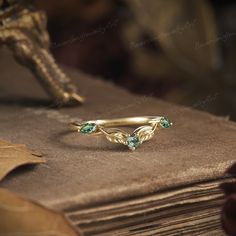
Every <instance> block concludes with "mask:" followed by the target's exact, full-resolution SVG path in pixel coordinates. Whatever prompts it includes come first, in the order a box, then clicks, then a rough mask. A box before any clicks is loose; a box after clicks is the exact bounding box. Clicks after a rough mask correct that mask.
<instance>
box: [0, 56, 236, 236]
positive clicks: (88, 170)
mask: <svg viewBox="0 0 236 236" xmlns="http://www.w3.org/2000/svg"><path fill="white" fill-rule="evenodd" d="M0 60H1V63H0V70H1V80H0V88H1V96H0V114H1V115H0V131H1V132H0V137H1V138H2V139H5V140H9V141H11V142H15V143H24V144H26V145H27V146H28V147H30V148H31V149H33V150H34V149H35V150H37V151H39V152H41V153H43V154H44V155H45V158H46V160H47V163H46V164H42V165H39V166H36V167H34V168H25V167H24V168H21V169H19V170H18V171H15V172H13V173H12V174H10V175H9V176H8V177H7V178H5V180H4V181H3V182H1V183H0V187H5V188H8V189H10V190H11V191H14V192H17V193H20V194H22V195H24V196H27V197H30V198H31V199H33V200H36V201H38V202H40V203H42V204H44V205H46V206H48V207H51V208H54V209H57V210H61V211H64V212H66V214H67V215H68V217H69V219H70V220H71V222H72V223H73V224H74V225H76V226H77V227H79V228H80V229H81V231H82V232H84V235H122V236H123V235H163V236H164V235H168V236H170V235H223V232H222V231H221V226H220V213H219V212H220V207H221V204H222V201H223V193H222V192H221V190H220V189H219V188H218V185H219V183H220V182H222V181H224V180H225V179H226V178H227V179H229V178H230V177H228V176H226V175H225V174H224V173H225V170H226V169H227V167H229V166H230V165H231V164H232V163H233V162H234V161H235V153H236V146H235V140H236V132H235V131H236V125H235V124H234V123H233V122H230V121H228V120H227V119H225V118H219V117H215V116H213V115H210V114H207V113H204V112H200V111H196V110H193V109H191V108H187V107H180V106H176V105H173V104H169V103H166V102H163V101H160V100H157V99H155V98H152V97H140V96H136V95H132V94H130V93H128V92H127V91H125V90H123V89H121V88H118V87H116V86H114V85H113V84H111V83H107V82H103V81H101V80H100V79H97V78H93V79H91V78H90V77H89V76H85V75H84V74H81V73H78V72H77V71H73V70H71V69H67V72H68V73H69V75H70V76H71V77H72V78H73V79H74V81H75V82H76V83H77V85H78V87H79V88H80V91H82V95H84V96H85V97H86V98H87V102H86V104H84V105H83V106H79V107H70V108H60V109H54V108H53V107H51V106H50V102H48V100H47V96H46V95H45V94H44V92H43V91H42V90H41V88H40V86H39V85H38V84H37V81H36V80H35V79H34V78H33V76H32V75H31V74H30V72H29V71H28V70H26V69H25V68H23V67H21V66H19V65H18V64H16V62H14V60H13V59H12V57H11V56H10V55H9V54H8V53H7V52H5V51H4V52H1V56H0ZM142 115H164V116H167V117H169V118H170V119H171V120H172V121H173V123H174V126H173V127H171V128H170V129H168V130H163V131H162V132H160V133H158V134H156V135H155V137H154V138H153V139H152V140H150V141H149V142H146V143H144V144H143V145H142V146H141V147H140V148H138V149H137V150H136V151H134V152H131V151H129V150H128V149H127V148H126V147H124V146H121V145H116V144H112V143H109V142H108V141H107V140H105V139H104V138H103V137H97V138H95V137H94V138H93V137H87V136H80V135H78V134H76V133H71V132H69V131H68V127H67V123H68V122H69V121H71V120H73V119H86V120H87V119H99V118H114V117H127V116H142Z"/></svg>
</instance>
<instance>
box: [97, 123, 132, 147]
mask: <svg viewBox="0 0 236 236" xmlns="http://www.w3.org/2000/svg"><path fill="white" fill-rule="evenodd" d="M100 131H102V132H103V133H104V134H105V137H106V138H107V140H108V141H110V142H112V143H120V144H124V145H127V138H128V137H129V134H128V133H126V132H124V131H123V130H121V129H116V128H109V129H105V128H102V127H100Z"/></svg>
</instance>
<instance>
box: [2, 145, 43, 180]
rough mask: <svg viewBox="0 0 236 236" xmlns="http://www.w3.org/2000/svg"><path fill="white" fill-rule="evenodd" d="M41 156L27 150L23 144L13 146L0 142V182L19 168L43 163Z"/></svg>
mask: <svg viewBox="0 0 236 236" xmlns="http://www.w3.org/2000/svg"><path fill="white" fill-rule="evenodd" d="M41 156H42V155H41V154H38V153H34V152H32V151H31V150H29V149H28V148H27V147H26V146H25V145H23V144H13V143H9V142H7V141H4V140H0V180H2V179H3V178H4V177H5V176H6V175H7V174H8V173H9V172H10V171H12V170H13V169H15V168H17V167H19V166H22V165H26V164H40V163H45V160H44V159H43V158H41Z"/></svg>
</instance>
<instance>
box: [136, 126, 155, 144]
mask: <svg viewBox="0 0 236 236" xmlns="http://www.w3.org/2000/svg"><path fill="white" fill-rule="evenodd" d="M155 130H156V125H154V126H150V125H145V126H141V127H139V128H138V129H136V130H135V131H134V134H135V135H136V136H137V137H138V138H139V141H140V143H143V142H144V141H147V140H150V139H151V138H152V137H153V136H154V132H155Z"/></svg>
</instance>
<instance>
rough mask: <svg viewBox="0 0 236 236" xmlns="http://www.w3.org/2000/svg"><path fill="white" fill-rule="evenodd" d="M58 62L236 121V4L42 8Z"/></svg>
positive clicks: (120, 2)
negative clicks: (46, 18)
mask: <svg viewBox="0 0 236 236" xmlns="http://www.w3.org/2000/svg"><path fill="white" fill-rule="evenodd" d="M36 5H37V7H38V8H41V9H43V10H45V11H46V12H47V15H48V31H49V33H50V37H51V51H52V53H53V55H54V56H55V58H56V60H57V61H58V62H59V63H61V64H65V65H67V66H71V67H74V68H76V69H78V70H81V71H83V72H86V73H88V74H92V75H96V76H98V77H100V78H102V79H104V80H109V81H114V83H116V84H117V85H118V86H122V87H124V88H126V89H128V90H130V91H131V92H133V93H138V94H142V95H147V96H154V97H158V98H161V99H163V100H166V101H169V102H174V103H177V104H183V105H188V106H190V107H193V108H196V109H200V110H205V111H208V112H212V113H214V114H216V115H220V116H227V117H229V118H230V119H232V120H235V119H236V109H235V107H236V81H235V74H236V63H235V57H236V56H235V52H236V44H235V42H236V17H235V16H236V3H235V1H223V0H214V1H213V0H212V1H207V0H200V1H196V0H179V1H176V0H127V1H125V0H60V1H58V0H50V1H41V0H36Z"/></svg>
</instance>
